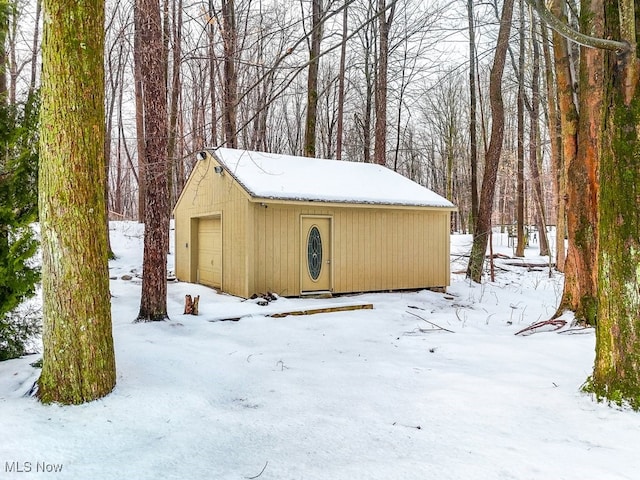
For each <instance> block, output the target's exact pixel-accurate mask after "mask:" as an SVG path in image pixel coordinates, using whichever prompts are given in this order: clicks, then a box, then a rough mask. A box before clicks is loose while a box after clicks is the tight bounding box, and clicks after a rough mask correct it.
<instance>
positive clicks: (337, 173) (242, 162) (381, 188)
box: [210, 148, 455, 208]
mask: <svg viewBox="0 0 640 480" xmlns="http://www.w3.org/2000/svg"><path fill="white" fill-rule="evenodd" d="M210 153H211V154H212V155H213V156H214V157H215V158H216V160H218V162H219V163H220V164H221V165H222V166H223V167H224V168H225V170H227V171H228V172H229V174H231V175H232V176H233V178H235V179H236V180H237V181H238V183H240V185H242V187H243V188H244V189H245V190H246V191H247V192H248V193H249V194H250V195H251V196H253V197H257V198H270V199H282V200H302V201H317V202H339V203H361V204H379V205H410V206H420V207H440V208H455V206H454V205H453V204H452V203H451V202H449V201H448V200H447V199H445V198H443V197H441V196H440V195H438V194H437V193H435V192H432V191H431V190H429V189H427V188H425V187H423V186H421V185H419V184H417V183H415V182H413V181H411V180H409V179H408V178H406V177H403V176H402V175H400V174H398V173H396V172H394V171H393V170H390V169H388V168H385V167H383V166H381V165H376V164H371V163H357V162H347V161H340V160H323V159H318V158H306V157H295V156H291V155H277V154H273V153H263V152H252V151H248V150H235V149H231V148H217V149H212V150H210Z"/></svg>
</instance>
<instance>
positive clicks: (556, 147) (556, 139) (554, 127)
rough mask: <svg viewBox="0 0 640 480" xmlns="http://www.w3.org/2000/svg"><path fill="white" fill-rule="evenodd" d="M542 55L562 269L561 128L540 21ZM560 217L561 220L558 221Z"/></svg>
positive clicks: (561, 267) (546, 39) (546, 41)
mask: <svg viewBox="0 0 640 480" xmlns="http://www.w3.org/2000/svg"><path fill="white" fill-rule="evenodd" d="M540 27H541V32H542V56H543V58H544V64H545V83H546V90H547V104H548V107H549V108H548V124H549V139H550V143H551V173H552V177H553V198H554V199H555V201H556V217H555V218H556V245H555V248H556V269H557V270H558V271H563V270H564V260H565V247H564V231H565V227H564V216H565V215H564V199H563V197H564V192H563V191H562V192H561V190H560V178H559V172H561V171H562V130H561V128H560V118H559V115H558V104H557V95H556V90H555V89H554V84H555V83H554V78H553V70H552V69H553V65H552V60H551V52H550V48H549V36H548V33H547V26H546V25H545V24H544V23H541V25H540ZM559 219H562V220H563V221H562V222H559Z"/></svg>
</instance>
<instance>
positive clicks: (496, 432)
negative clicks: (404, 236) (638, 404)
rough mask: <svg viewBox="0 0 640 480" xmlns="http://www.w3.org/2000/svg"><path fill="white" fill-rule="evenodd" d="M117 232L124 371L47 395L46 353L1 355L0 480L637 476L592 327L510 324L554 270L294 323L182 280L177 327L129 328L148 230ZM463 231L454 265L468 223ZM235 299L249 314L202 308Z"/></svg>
mask: <svg viewBox="0 0 640 480" xmlns="http://www.w3.org/2000/svg"><path fill="white" fill-rule="evenodd" d="M111 233H112V242H113V247H114V250H115V252H116V254H117V255H118V259H117V260H115V261H113V262H112V263H111V275H112V277H115V278H116V279H114V280H112V281H111V290H112V294H113V295H114V298H113V329H114V339H115V348H116V357H117V368H118V384H117V386H116V388H115V390H114V391H113V392H112V393H111V394H110V395H108V396H107V397H105V398H104V399H101V400H98V401H95V402H92V403H90V404H85V405H81V406H73V407H62V406H58V405H49V406H44V405H41V404H39V403H38V402H37V401H36V400H35V399H33V398H30V397H27V396H25V393H26V392H27V391H28V390H29V389H30V388H31V386H32V384H33V382H34V381H35V380H36V379H37V376H38V372H39V371H38V370H37V369H35V368H33V367H31V366H30V363H32V362H33V361H35V360H36V359H37V358H39V357H38V356H30V357H27V358H22V359H17V360H12V361H8V362H2V363H0V432H1V433H2V442H1V443H0V478H1V479H39V478H56V479H92V480H102V479H105V480H106V479H114V480H121V479H123V478H132V479H136V480H143V479H176V480H178V479H180V480H184V479H249V478H260V479H261V480H268V479H278V480H284V479H322V480H327V479H350V480H351V479H403V480H404V479H427V478H434V479H439V480H445V479H473V480H476V479H522V480H524V479H554V480H556V479H580V480H584V479H587V478H598V479H632V478H633V479H635V478H637V475H638V474H637V472H638V470H639V469H640V457H639V456H638V455H637V446H638V445H640V415H639V414H638V413H635V412H632V411H629V410H625V409H620V408H616V407H610V406H607V405H605V404H598V403H596V402H594V401H593V399H592V398H591V397H590V396H587V395H584V394H581V393H580V391H579V389H580V385H581V384H582V383H583V382H584V380H585V379H586V378H587V376H588V375H589V373H590V372H591V368H592V363H593V357H594V353H593V351H594V335H593V332H588V333H583V334H579V335H569V334H558V333H555V332H554V333H538V334H535V335H531V336H527V337H522V336H515V335H514V333H515V332H516V331H518V330H520V329H522V328H524V327H526V326H527V325H529V324H530V323H532V322H535V321H538V320H544V319H547V318H548V317H549V316H550V315H551V314H552V313H553V312H554V309H555V305H556V303H557V301H558V299H559V297H560V294H561V291H562V277H561V276H560V275H558V274H554V275H553V277H552V278H549V277H548V270H544V269H542V270H540V271H527V269H525V268H522V267H515V266H507V265H505V263H504V262H503V263H502V267H501V268H499V269H498V271H497V278H496V282H495V283H485V284H483V285H474V284H470V283H469V282H468V281H466V280H465V279H464V275H462V274H456V273H454V274H452V285H451V287H450V288H449V289H448V292H447V294H442V293H434V292H429V291H420V292H398V293H378V294H364V295H357V296H350V297H340V298H338V299H333V300H331V301H332V302H353V301H362V302H371V303H373V304H374V309H373V310H360V311H353V312H340V313H326V314H317V315H312V316H290V317H285V318H270V317H265V316H264V315H260V314H259V312H260V310H259V309H260V308H261V307H258V306H256V305H255V303H252V302H241V300H240V299H238V298H234V297H230V296H227V295H219V294H216V293H215V292H214V291H213V290H211V289H208V288H206V287H203V286H198V285H192V284H185V283H171V284H170V285H169V298H168V302H169V303H168V305H169V313H170V316H171V321H170V322H162V323H153V324H134V323H132V321H133V319H134V318H135V316H136V314H137V311H138V307H139V295H140V281H139V280H138V279H137V278H136V277H135V276H134V278H133V279H132V280H122V279H121V277H122V276H123V275H125V274H131V272H132V271H134V272H138V273H139V272H140V270H141V255H142V253H141V252H142V247H141V245H142V236H141V230H140V227H139V226H138V225H137V224H135V223H126V222H121V223H114V224H113V225H112V232H111ZM494 238H496V250H498V251H500V252H502V253H507V254H510V253H511V251H510V248H508V246H507V245H500V243H502V242H501V237H500V236H495V237H494ZM452 240H453V250H454V255H453V257H452V258H453V265H452V270H453V271H454V272H455V271H456V270H459V269H461V268H462V267H463V266H464V265H465V262H466V259H464V258H460V257H456V255H457V254H459V253H464V252H465V251H466V252H468V251H469V249H470V237H468V236H462V235H457V236H453V237H452ZM504 243H506V242H504ZM526 253H527V261H531V262H533V261H539V262H542V261H544V259H542V258H540V257H537V256H536V253H537V249H535V248H529V249H527V252H526ZM170 268H172V260H171V259H170ZM185 294H191V295H197V294H199V295H201V299H200V313H201V314H200V316H198V317H194V316H185V315H182V309H183V301H184V295H185ZM324 302H326V300H309V299H306V300H300V299H279V300H277V301H276V302H274V304H273V305H276V304H281V305H282V308H283V309H286V308H289V307H301V306H313V305H322V304H323V303H324ZM225 309H227V310H225ZM229 309H231V310H233V311H234V312H236V313H237V312H238V311H240V312H244V313H247V314H251V315H250V316H248V317H246V318H243V319H242V320H240V321H239V322H210V321H207V320H210V319H214V318H219V317H220V316H221V313H224V312H225V311H230V310H229ZM416 315H417V316H416ZM418 316H419V317H422V318H424V319H425V320H427V321H428V322H431V323H432V324H435V325H437V326H438V327H441V328H442V329H447V330H451V331H452V332H454V333H450V332H447V331H445V330H442V329H439V328H437V327H436V326H434V325H432V324H431V323H427V322H426V321H423V320H422V319H421V318H418ZM56 469H57V470H58V472H57V473H55V470H56ZM38 470H40V471H38ZM42 470H44V472H43V471H42ZM21 472H22V473H21Z"/></svg>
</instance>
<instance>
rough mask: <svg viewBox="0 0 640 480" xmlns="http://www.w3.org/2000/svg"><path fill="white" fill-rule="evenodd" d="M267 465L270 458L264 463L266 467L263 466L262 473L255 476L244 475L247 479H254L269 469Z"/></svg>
mask: <svg viewBox="0 0 640 480" xmlns="http://www.w3.org/2000/svg"><path fill="white" fill-rule="evenodd" d="M267 465H269V460H267V461H266V462H265V464H264V467H262V470H260V473H259V474H257V475H255V476H253V477H244V478H246V479H247V480H254V479H255V478H258V477H259V476H260V475H262V474H263V473H264V471H265V470H266V469H267Z"/></svg>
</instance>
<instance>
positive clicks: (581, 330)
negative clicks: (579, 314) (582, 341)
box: [558, 327, 593, 335]
mask: <svg viewBox="0 0 640 480" xmlns="http://www.w3.org/2000/svg"><path fill="white" fill-rule="evenodd" d="M591 332H593V328H592V327H578V328H570V329H568V330H563V331H562V332H558V333H559V334H562V335H584V334H585V333H591Z"/></svg>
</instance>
